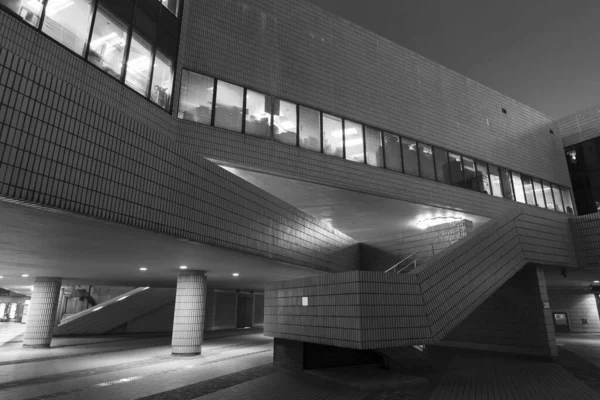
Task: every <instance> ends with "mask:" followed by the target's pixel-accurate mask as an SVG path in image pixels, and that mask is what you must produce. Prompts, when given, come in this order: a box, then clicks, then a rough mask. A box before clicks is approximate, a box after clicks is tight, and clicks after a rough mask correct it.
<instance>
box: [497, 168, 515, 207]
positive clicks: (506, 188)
mask: <svg viewBox="0 0 600 400" xmlns="http://www.w3.org/2000/svg"><path fill="white" fill-rule="evenodd" d="M500 181H501V182H502V192H503V193H504V198H505V199H509V200H514V199H515V194H514V192H513V187H512V179H511V177H510V171H509V170H507V169H504V168H500Z"/></svg>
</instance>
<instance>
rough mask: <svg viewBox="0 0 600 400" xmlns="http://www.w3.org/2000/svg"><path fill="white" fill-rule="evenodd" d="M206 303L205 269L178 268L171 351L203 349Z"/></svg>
mask: <svg viewBox="0 0 600 400" xmlns="http://www.w3.org/2000/svg"><path fill="white" fill-rule="evenodd" d="M205 307H206V272H204V271H198V270H185V271H179V276H178V277H177V293H176V297H175V318H174V319H173V339H172V342H171V352H172V353H173V354H174V355H190V356H193V355H198V354H200V353H201V352H202V338H203V337H204V316H205V313H204V312H205Z"/></svg>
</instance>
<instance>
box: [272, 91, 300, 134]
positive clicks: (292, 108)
mask: <svg viewBox="0 0 600 400" xmlns="http://www.w3.org/2000/svg"><path fill="white" fill-rule="evenodd" d="M274 112H275V115H274V116H273V133H274V135H275V140H277V141H278V142H281V143H284V144H287V145H290V146H295V145H296V143H297V137H298V119H297V111H296V104H294V103H290V102H289V101H284V100H279V99H276V100H275V111H274Z"/></svg>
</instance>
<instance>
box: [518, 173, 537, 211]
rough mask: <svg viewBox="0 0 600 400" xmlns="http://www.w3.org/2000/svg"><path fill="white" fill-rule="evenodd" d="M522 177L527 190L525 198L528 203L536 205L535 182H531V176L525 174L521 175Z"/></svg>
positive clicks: (524, 187)
mask: <svg viewBox="0 0 600 400" xmlns="http://www.w3.org/2000/svg"><path fill="white" fill-rule="evenodd" d="M521 179H522V181H523V189H524V190H525V200H526V201H527V204H529V205H531V206H535V205H536V203H535V193H534V190H533V183H532V182H531V178H530V177H528V176H525V175H523V176H521Z"/></svg>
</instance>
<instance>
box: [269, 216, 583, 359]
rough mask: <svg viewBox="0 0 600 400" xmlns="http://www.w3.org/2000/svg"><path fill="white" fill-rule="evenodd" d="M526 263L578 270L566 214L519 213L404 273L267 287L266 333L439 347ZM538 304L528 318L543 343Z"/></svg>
mask: <svg viewBox="0 0 600 400" xmlns="http://www.w3.org/2000/svg"><path fill="white" fill-rule="evenodd" d="M528 264H533V265H536V266H541V265H543V266H548V265H556V266H561V267H576V266H577V261H576V255H575V250H574V246H573V240H572V237H571V232H570V229H569V221H568V216H567V215H563V214H559V213H553V212H548V211H544V210H537V209H534V208H531V207H517V208H515V209H513V210H511V211H509V212H507V213H505V214H504V215H502V216H500V217H498V218H496V219H493V220H491V221H489V222H488V223H486V224H485V225H484V226H482V227H481V228H479V229H477V230H476V231H475V232H473V233H472V234H471V235H468V236H467V237H466V238H464V239H462V240H460V241H459V242H457V243H455V244H453V245H452V246H450V247H448V248H447V249H445V250H444V251H442V252H440V253H438V254H436V255H435V256H434V257H432V258H431V259H430V260H429V261H428V262H427V263H426V264H424V265H423V266H421V267H418V268H417V269H415V270H413V271H411V272H409V273H407V274H395V273H388V274H385V273H383V272H373V271H352V272H346V273H338V274H329V275H325V276H318V277H311V278H305V279H297V280H291V281H284V282H272V283H268V284H267V285H266V290H265V335H267V336H272V337H275V338H279V339H289V340H294V341H299V342H305V343H315V344H322V345H330V346H338V347H346V348H352V349H359V350H367V349H383V348H391V347H406V346H414V345H423V344H425V345H427V344H435V343H439V342H440V341H442V340H443V339H444V337H445V336H446V335H447V334H448V333H449V332H450V331H452V330H453V329H454V328H456V327H457V326H458V325H459V324H460V323H461V322H462V321H464V320H465V319H466V318H467V317H468V316H469V315H470V314H471V313H473V311H474V310H475V309H477V308H478V307H479V306H480V305H482V303H484V301H486V299H488V298H490V296H491V295H492V294H493V293H494V292H496V291H497V290H498V289H499V288H500V287H501V286H503V285H504V284H506V283H507V282H508V281H509V280H510V279H511V278H512V277H514V276H515V274H517V273H518V272H519V271H520V270H521V269H523V267H524V266H526V265H528ZM538 277H539V274H538ZM541 278H542V279H543V273H542V277H541ZM534 279H535V274H534ZM535 280H536V282H537V279H535ZM537 290H538V292H537V293H538V294H539V293H543V294H544V295H545V290H542V291H541V292H540V288H539V287H538V289H537ZM303 298H304V302H305V303H308V306H302V302H303ZM542 299H543V297H542V296H540V295H538V296H537V300H536V302H535V304H532V305H531V307H533V308H532V310H531V312H532V315H534V314H535V318H536V323H538V324H539V325H540V326H539V332H543V335H546V336H545V338H546V341H548V340H549V339H548V338H549V336H548V334H549V331H548V330H547V329H546V328H547V325H548V320H547V318H545V316H546V314H548V312H549V310H547V311H545V309H544V304H543V300H542ZM524 306H527V305H524ZM548 315H549V314H548ZM537 328H538V327H536V329H537ZM550 329H551V328H550Z"/></svg>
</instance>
